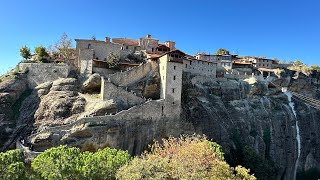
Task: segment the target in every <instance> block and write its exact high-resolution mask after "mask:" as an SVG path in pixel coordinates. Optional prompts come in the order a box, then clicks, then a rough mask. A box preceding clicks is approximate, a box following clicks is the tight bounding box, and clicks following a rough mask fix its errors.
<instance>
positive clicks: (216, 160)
mask: <svg viewBox="0 0 320 180" xmlns="http://www.w3.org/2000/svg"><path fill="white" fill-rule="evenodd" d="M220 151H221V148H220V146H219V145H218V144H216V143H212V142H209V141H208V140H207V139H206V137H205V136H196V135H194V136H181V137H180V138H173V137H169V138H168V139H163V140H162V143H161V144H160V143H158V142H156V143H155V144H154V145H152V147H151V152H147V153H144V154H143V155H142V157H140V158H138V157H136V158H134V159H133V160H132V161H131V162H130V163H129V164H127V165H125V166H123V167H121V168H120V169H119V171H118V173H117V178H118V179H124V180H129V179H130V180H135V179H137V180H138V179H139V180H140V179H216V180H219V179H221V180H222V179H239V180H240V179H242V180H246V179H248V180H254V179H256V178H255V177H254V176H253V175H250V174H249V170H247V169H245V168H243V167H241V166H238V167H237V168H232V167H230V166H229V165H228V164H227V163H226V162H225V161H224V160H223V153H222V152H220Z"/></svg>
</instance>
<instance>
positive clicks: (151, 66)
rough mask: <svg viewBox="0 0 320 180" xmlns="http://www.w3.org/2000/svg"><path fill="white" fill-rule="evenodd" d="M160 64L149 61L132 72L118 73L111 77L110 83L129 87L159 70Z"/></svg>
mask: <svg viewBox="0 0 320 180" xmlns="http://www.w3.org/2000/svg"><path fill="white" fill-rule="evenodd" d="M157 68H158V63H157V62H155V61H149V62H147V63H146V64H142V65H140V66H138V67H135V68H133V69H131V70H128V71H125V72H117V73H115V74H113V75H111V76H109V79H110V81H111V82H112V83H113V84H115V85H117V86H127V85H129V84H132V83H134V82H137V81H139V80H141V79H142V78H144V77H146V76H147V75H148V74H149V73H150V72H151V71H156V70H158V69H157Z"/></svg>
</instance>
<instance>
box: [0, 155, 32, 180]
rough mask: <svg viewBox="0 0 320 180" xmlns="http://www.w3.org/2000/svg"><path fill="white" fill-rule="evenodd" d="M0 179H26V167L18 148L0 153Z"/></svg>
mask: <svg viewBox="0 0 320 180" xmlns="http://www.w3.org/2000/svg"><path fill="white" fill-rule="evenodd" d="M0 179H6V180H18V179H27V173H26V168H25V166H24V162H23V158H22V154H21V153H20V151H19V150H10V151H7V152H4V153H0Z"/></svg>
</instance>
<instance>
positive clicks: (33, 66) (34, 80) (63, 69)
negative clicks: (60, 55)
mask: <svg viewBox="0 0 320 180" xmlns="http://www.w3.org/2000/svg"><path fill="white" fill-rule="evenodd" d="M19 70H20V71H23V72H28V73H27V78H28V83H29V87H30V88H34V87H36V86H38V85H39V84H42V83H45V82H48V81H54V80H56V79H59V78H67V77H69V75H70V72H71V67H70V66H68V65H65V64H55V63H20V64H19Z"/></svg>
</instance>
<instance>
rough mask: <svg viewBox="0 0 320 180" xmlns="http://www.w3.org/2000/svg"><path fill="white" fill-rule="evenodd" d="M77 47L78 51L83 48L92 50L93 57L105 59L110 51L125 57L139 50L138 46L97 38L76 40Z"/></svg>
mask: <svg viewBox="0 0 320 180" xmlns="http://www.w3.org/2000/svg"><path fill="white" fill-rule="evenodd" d="M77 49H78V50H80V51H81V50H85V49H88V50H93V51H94V58H98V59H99V60H104V59H107V58H108V56H109V55H110V54H111V53H113V54H115V55H118V56H120V57H121V58H125V57H126V56H127V55H129V54H133V53H134V52H135V51H136V50H139V48H137V47H134V46H128V45H122V44H117V43H110V42H105V41H97V40H77ZM80 59H81V58H80ZM91 59H92V58H91Z"/></svg>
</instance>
